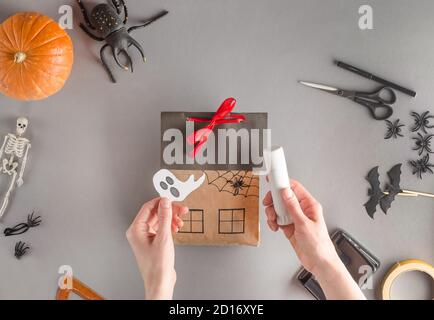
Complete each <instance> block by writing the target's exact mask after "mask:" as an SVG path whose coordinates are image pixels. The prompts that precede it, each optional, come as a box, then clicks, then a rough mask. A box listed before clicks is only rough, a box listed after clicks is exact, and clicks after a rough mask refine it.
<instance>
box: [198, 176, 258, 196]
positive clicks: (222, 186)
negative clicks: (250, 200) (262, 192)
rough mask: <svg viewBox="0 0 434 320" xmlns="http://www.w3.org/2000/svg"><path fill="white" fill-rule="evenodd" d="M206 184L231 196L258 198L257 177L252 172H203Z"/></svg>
mask: <svg viewBox="0 0 434 320" xmlns="http://www.w3.org/2000/svg"><path fill="white" fill-rule="evenodd" d="M205 174H206V177H207V179H208V184H209V185H213V186H215V187H216V188H217V189H218V190H219V191H220V192H228V193H230V194H232V195H233V196H243V197H246V198H247V197H256V198H259V176H257V175H254V174H253V172H252V171H244V170H239V171H237V170H235V171H215V170H207V171H205Z"/></svg>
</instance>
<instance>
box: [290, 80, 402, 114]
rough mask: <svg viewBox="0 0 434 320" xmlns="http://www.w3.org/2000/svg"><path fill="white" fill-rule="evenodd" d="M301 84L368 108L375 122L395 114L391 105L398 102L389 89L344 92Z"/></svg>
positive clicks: (305, 83) (302, 82) (320, 85)
mask: <svg viewBox="0 0 434 320" xmlns="http://www.w3.org/2000/svg"><path fill="white" fill-rule="evenodd" d="M299 83H301V84H302V85H305V86H308V87H311V88H315V89H319V90H322V91H325V92H328V93H331V94H334V95H337V96H339V97H343V98H348V99H350V100H353V101H354V102H356V103H358V104H360V105H362V106H364V107H366V108H368V109H369V111H370V112H371V115H372V117H373V118H374V119H375V120H386V119H388V118H390V117H391V116H392V114H393V108H392V107H391V106H390V105H392V104H394V103H395V102H396V94H395V92H394V91H393V90H392V88H389V87H381V88H379V89H378V90H377V91H374V92H370V93H369V92H357V91H350V90H343V89H339V88H334V87H330V86H326V85H323V84H318V83H312V82H306V81H299Z"/></svg>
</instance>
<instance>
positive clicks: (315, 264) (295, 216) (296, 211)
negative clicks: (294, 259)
mask: <svg viewBox="0 0 434 320" xmlns="http://www.w3.org/2000/svg"><path fill="white" fill-rule="evenodd" d="M281 196H282V199H283V204H284V205H285V207H286V210H287V212H288V213H289V214H290V215H291V217H292V220H293V222H294V223H293V224H290V225H287V226H279V225H278V224H277V215H276V211H275V210H274V206H273V199H272V197H271V193H270V192H268V193H267V194H266V196H265V198H264V200H263V204H264V206H265V207H266V208H265V213H266V215H267V223H268V226H269V227H270V229H271V230H273V231H277V230H279V228H280V229H282V230H283V232H284V233H285V236H286V237H287V238H288V239H289V241H290V242H291V244H292V246H293V247H294V250H295V253H296V254H297V256H298V258H299V259H300V262H301V263H302V264H303V266H304V267H305V268H306V269H307V270H308V271H310V272H312V273H313V274H315V271H316V269H318V268H321V267H322V265H323V264H324V263H328V262H329V261H331V260H335V259H339V258H338V255H337V253H336V250H335V248H334V246H333V243H332V241H331V239H330V237H329V234H328V231H327V226H326V224H325V221H324V217H323V212H322V207H321V204H320V203H319V202H318V201H316V200H315V198H314V197H312V196H311V195H310V193H309V192H308V191H307V190H306V189H305V188H304V187H303V186H302V185H301V183H299V182H298V181H295V180H291V188H287V189H282V190H281Z"/></svg>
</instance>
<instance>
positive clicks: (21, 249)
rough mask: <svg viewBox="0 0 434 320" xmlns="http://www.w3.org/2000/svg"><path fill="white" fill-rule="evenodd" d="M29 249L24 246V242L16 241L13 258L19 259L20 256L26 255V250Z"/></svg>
mask: <svg viewBox="0 0 434 320" xmlns="http://www.w3.org/2000/svg"><path fill="white" fill-rule="evenodd" d="M29 249H30V247H29V246H28V245H26V243H25V242H21V241H18V242H17V244H16V245H15V254H14V255H15V257H16V258H17V259H21V257H22V256H24V255H25V254H26V253H27V250H29Z"/></svg>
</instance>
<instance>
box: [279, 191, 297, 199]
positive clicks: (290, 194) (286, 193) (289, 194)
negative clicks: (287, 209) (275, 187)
mask: <svg viewBox="0 0 434 320" xmlns="http://www.w3.org/2000/svg"><path fill="white" fill-rule="evenodd" d="M281 194H282V198H283V199H285V200H289V199H291V198H292V197H293V196H294V192H292V189H291V188H285V189H283V190H282V191H281Z"/></svg>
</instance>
